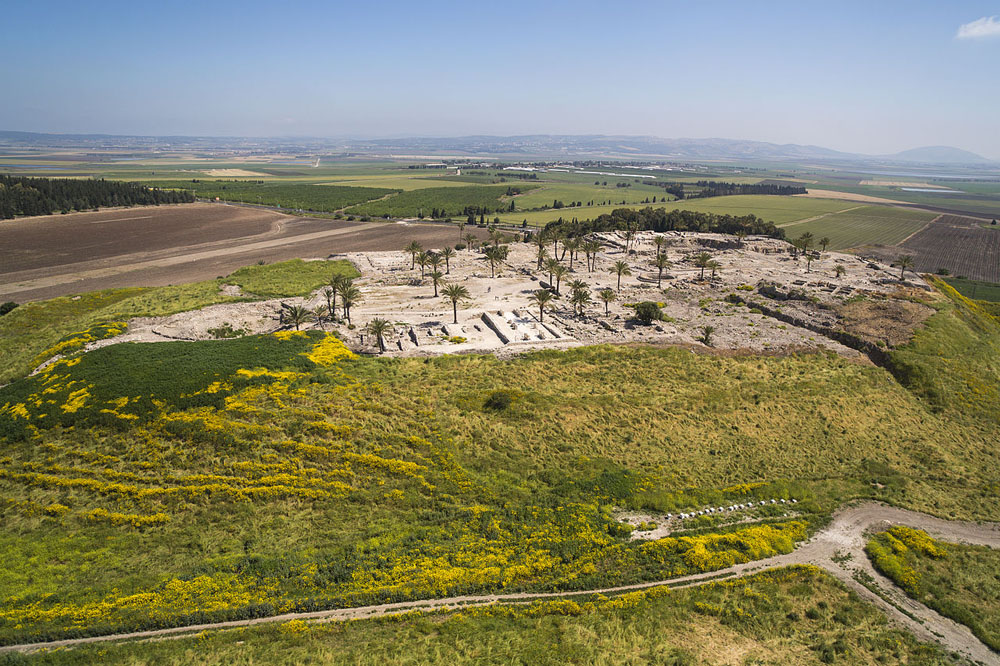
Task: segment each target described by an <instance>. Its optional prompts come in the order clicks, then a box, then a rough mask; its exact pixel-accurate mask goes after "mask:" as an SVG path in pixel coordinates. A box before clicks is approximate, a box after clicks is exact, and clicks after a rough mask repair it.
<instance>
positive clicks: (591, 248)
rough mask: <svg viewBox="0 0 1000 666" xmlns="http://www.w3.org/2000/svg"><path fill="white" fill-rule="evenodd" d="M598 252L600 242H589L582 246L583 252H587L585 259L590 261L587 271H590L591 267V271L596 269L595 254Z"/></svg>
mask: <svg viewBox="0 0 1000 666" xmlns="http://www.w3.org/2000/svg"><path fill="white" fill-rule="evenodd" d="M600 251H601V243H600V241H596V240H591V241H587V242H586V243H585V244H584V252H587V258H588V259H590V262H589V263H588V264H587V270H588V271H590V270H591V266H593V269H595V270H596V269H597V253H598V252H600Z"/></svg>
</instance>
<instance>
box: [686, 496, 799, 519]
mask: <svg viewBox="0 0 1000 666" xmlns="http://www.w3.org/2000/svg"><path fill="white" fill-rule="evenodd" d="M797 503H798V501H797V500H794V499H790V500H785V499H772V500H771V501H768V500H761V501H760V502H757V503H754V502H747V503H745V504H730V505H729V506H715V507H711V506H710V507H708V508H707V509H702V510H700V511H692V512H691V513H681V514H678V515H677V516H674V514H672V513H668V514H667V519H670V518H675V517H676V518H680V519H682V520H683V519H684V518H694V517H695V516H707V515H709V514H713V513H725V512H726V511H739V510H741V509H752V508H753V507H755V506H767V505H768V504H797Z"/></svg>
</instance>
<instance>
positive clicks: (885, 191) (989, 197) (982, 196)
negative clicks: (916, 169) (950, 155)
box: [810, 176, 1000, 216]
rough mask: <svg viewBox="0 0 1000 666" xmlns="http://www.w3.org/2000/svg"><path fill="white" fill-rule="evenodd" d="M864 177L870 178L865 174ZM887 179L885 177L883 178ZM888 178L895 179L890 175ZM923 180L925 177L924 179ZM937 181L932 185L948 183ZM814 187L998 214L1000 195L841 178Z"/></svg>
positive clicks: (984, 190) (959, 185) (980, 190)
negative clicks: (918, 189)
mask: <svg viewBox="0 0 1000 666" xmlns="http://www.w3.org/2000/svg"><path fill="white" fill-rule="evenodd" d="M867 178H872V177H871V176H868V177H867ZM886 178H889V177H886ZM892 180H895V179H894V178H893V179H892ZM924 180H926V179H924ZM951 182H952V181H951V180H949V181H948V182H947V183H942V182H937V183H935V184H936V185H948V184H950V183H951ZM962 185H963V184H962V183H960V182H956V183H954V187H955V188H957V189H960V190H963V191H965V188H964V187H963V186H962ZM810 189H814V190H835V191H839V192H852V193H855V194H865V195H868V196H873V197H882V198H884V199H892V200H895V201H904V202H906V203H915V204H920V205H923V206H938V207H942V208H948V209H954V210H958V211H965V212H968V213H971V214H977V215H992V216H996V215H1000V194H997V193H996V192H995V191H994V190H993V188H990V187H970V188H969V190H968V193H967V194H935V193H933V192H907V191H906V190H903V189H900V188H899V187H885V186H881V185H857V184H845V183H843V182H841V181H836V182H832V183H830V182H827V183H819V184H817V185H813V186H810Z"/></svg>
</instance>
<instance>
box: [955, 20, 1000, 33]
mask: <svg viewBox="0 0 1000 666" xmlns="http://www.w3.org/2000/svg"><path fill="white" fill-rule="evenodd" d="M955 36H956V37H957V38H959V39H981V38H983V37H1000V21H998V20H997V17H996V16H984V17H983V18H981V19H976V20H975V21H972V22H970V23H966V24H965V25H960V26H959V27H958V33H957V34H956V35H955Z"/></svg>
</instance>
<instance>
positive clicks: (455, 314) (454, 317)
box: [451, 301, 458, 324]
mask: <svg viewBox="0 0 1000 666" xmlns="http://www.w3.org/2000/svg"><path fill="white" fill-rule="evenodd" d="M451 317H452V323H453V324H457V323H458V301H452V302H451Z"/></svg>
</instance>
